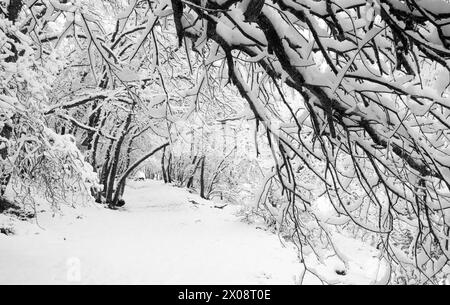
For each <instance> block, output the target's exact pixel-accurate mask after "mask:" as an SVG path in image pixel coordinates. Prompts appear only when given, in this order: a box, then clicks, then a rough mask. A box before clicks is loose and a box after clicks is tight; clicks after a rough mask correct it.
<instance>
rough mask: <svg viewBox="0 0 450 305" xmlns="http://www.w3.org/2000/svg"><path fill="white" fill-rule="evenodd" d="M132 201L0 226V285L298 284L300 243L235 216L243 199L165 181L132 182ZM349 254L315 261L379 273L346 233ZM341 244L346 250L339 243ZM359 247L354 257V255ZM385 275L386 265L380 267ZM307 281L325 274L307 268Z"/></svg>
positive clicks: (361, 279) (354, 278)
mask: <svg viewBox="0 0 450 305" xmlns="http://www.w3.org/2000/svg"><path fill="white" fill-rule="evenodd" d="M125 199H126V202H127V204H126V206H125V207H124V208H123V209H121V210H117V211H112V210H108V209H104V208H101V207H98V206H91V207H82V208H76V209H64V211H63V213H62V215H60V214H58V215H55V216H53V215H52V213H49V212H41V213H39V215H38V218H37V222H38V225H36V224H35V223H29V222H20V221H17V220H15V221H12V220H11V219H10V218H9V216H6V215H2V214H0V225H2V226H3V227H5V225H6V226H7V224H8V222H10V221H12V222H13V223H12V224H11V226H12V227H13V228H14V231H15V234H14V235H8V236H7V235H5V234H0V284H36V283H38V284H296V283H298V282H299V277H300V275H301V274H302V270H303V266H302V264H300V263H299V260H298V257H297V253H296V250H295V248H294V247H293V246H292V245H291V244H289V243H287V244H286V243H285V244H284V246H283V244H282V243H281V242H280V240H279V238H278V237H277V235H275V234H273V233H271V232H269V231H265V230H262V229H261V228H260V227H258V226H256V225H251V224H250V225H249V224H247V223H245V222H243V221H242V220H241V218H240V217H238V216H236V214H237V211H238V210H239V207H238V206H231V205H228V206H226V207H224V208H223V209H219V208H216V207H215V206H219V207H220V206H222V204H219V203H214V202H212V201H206V200H202V199H200V198H199V197H198V196H197V195H195V194H191V193H189V192H187V191H186V190H184V189H179V188H176V187H173V186H170V185H165V184H163V183H162V182H159V181H145V182H132V183H129V186H128V187H127V190H126V193H125ZM339 244H340V245H341V246H342V248H343V249H344V251H343V252H346V254H345V255H346V257H347V258H348V259H349V261H350V263H349V266H347V267H348V268H347V269H348V270H346V274H345V275H339V274H337V273H336V270H341V269H345V266H343V264H342V262H341V261H339V260H338V259H336V257H334V258H333V257H332V258H328V259H326V261H325V263H326V265H322V264H319V263H318V262H314V261H313V260H311V263H312V264H313V265H314V269H315V270H316V271H317V272H318V273H320V274H321V276H322V278H324V279H327V281H330V283H347V284H369V283H373V279H374V278H376V277H378V278H379V277H381V276H382V275H378V276H377V274H379V273H380V272H379V265H380V264H379V261H378V259H377V258H376V253H373V251H372V250H371V249H369V248H367V247H365V246H364V245H362V244H361V243H358V242H356V241H353V240H350V239H348V238H344V237H343V236H340V242H339ZM341 252H342V251H341ZM352 256H353V258H352ZM381 274H383V272H381ZM304 283H307V284H310V283H320V282H318V280H317V279H316V278H313V277H312V276H306V277H305V281H304Z"/></svg>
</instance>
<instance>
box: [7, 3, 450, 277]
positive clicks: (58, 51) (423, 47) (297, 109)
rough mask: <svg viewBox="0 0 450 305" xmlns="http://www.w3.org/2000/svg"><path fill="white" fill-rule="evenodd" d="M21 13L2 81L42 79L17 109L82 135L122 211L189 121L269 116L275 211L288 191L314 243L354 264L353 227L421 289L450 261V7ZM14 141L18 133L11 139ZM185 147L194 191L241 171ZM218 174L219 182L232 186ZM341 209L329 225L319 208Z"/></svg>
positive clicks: (11, 11)
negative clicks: (145, 159) (123, 180)
mask: <svg viewBox="0 0 450 305" xmlns="http://www.w3.org/2000/svg"><path fill="white" fill-rule="evenodd" d="M3 3H4V6H3V8H2V11H1V14H2V15H3V16H2V19H1V22H2V24H1V26H2V27H1V28H2V34H1V35H2V38H3V39H2V41H6V43H4V44H3V46H2V48H3V49H2V51H1V54H2V62H1V64H2V67H3V68H2V69H3V70H2V72H3V71H4V72H3V73H2V77H3V75H8V74H7V72H6V71H9V70H8V69H10V67H11V65H14V66H16V67H24V69H25V70H26V71H27V73H23V74H20V69H19V70H17V71H16V70H15V71H14V72H12V73H11V75H13V76H14V78H7V77H5V80H2V86H3V88H6V89H2V90H3V93H2V95H1V101H2V103H3V104H5V103H8V105H10V104H14V103H15V100H14V101H13V102H12V101H11V98H13V99H17V100H21V99H19V98H18V94H17V93H20V97H21V98H22V100H23V101H26V103H31V104H26V109H28V110H29V109H33V111H32V114H33V115H32V118H33V119H36V118H39V121H40V122H41V121H42V122H45V123H44V125H45V126H46V127H47V128H48V127H51V128H52V129H53V130H55V131H57V132H58V133H59V134H71V135H74V136H75V137H76V139H77V143H78V144H79V145H82V147H81V146H80V148H82V150H83V151H85V152H86V154H87V156H88V158H89V163H90V164H91V165H92V166H93V167H94V168H95V169H96V171H97V172H98V173H99V177H100V180H101V181H100V182H101V184H103V185H104V190H105V196H104V197H105V199H106V201H107V202H108V203H109V204H112V205H114V204H115V203H114V201H113V198H115V197H117V196H115V195H114V192H116V191H117V188H116V187H115V185H114V180H115V178H116V176H120V175H121V174H122V173H125V172H126V170H127V168H129V166H130V163H132V161H134V160H137V159H139V158H140V157H141V156H142V155H144V154H145V153H144V152H139V153H137V150H134V149H135V148H136V147H139V149H142V150H145V151H147V152H148V151H151V150H152V149H153V148H154V147H157V146H158V145H157V144H160V143H164V142H165V141H166V140H168V141H169V143H176V142H177V141H179V139H178V137H179V135H180V134H181V133H180V131H179V130H178V128H179V127H177V124H175V122H176V121H178V120H180V119H183V120H184V121H186V120H187V121H189V120H193V118H192V117H191V116H192V113H196V115H200V117H201V118H203V119H206V120H207V119H210V120H216V119H218V120H225V121H226V120H229V119H236V118H245V119H252V120H254V121H255V122H256V123H255V126H258V128H257V129H256V128H255V130H256V132H255V134H256V136H255V139H256V141H255V142H258V143H260V145H261V146H262V147H261V148H260V149H261V151H264V149H266V151H267V152H269V153H270V154H271V155H272V156H273V159H274V161H275V163H274V172H269V170H267V171H266V172H263V175H265V176H266V178H267V179H266V180H265V181H266V184H265V185H264V187H263V190H262V192H261V194H259V195H263V196H257V197H258V198H260V199H262V200H263V199H264V198H268V196H266V195H265V194H266V193H265V192H267V191H269V189H272V191H273V188H274V187H275V188H277V189H278V190H279V193H280V194H283V196H286V197H285V198H286V200H282V201H279V202H280V204H274V205H268V209H271V211H272V212H273V213H276V214H277V215H278V221H279V222H280V223H281V224H285V225H287V227H288V231H290V232H291V234H292V239H293V241H294V242H296V243H297V244H298V245H299V247H301V248H311V249H315V251H314V252H315V253H316V254H317V256H318V257H320V256H321V255H326V253H328V252H329V251H331V252H333V251H334V252H336V251H335V249H334V247H333V237H332V235H333V234H332V233H333V230H336V228H337V229H338V230H346V231H349V230H350V231H352V232H353V233H354V234H355V236H358V237H360V238H363V239H369V238H372V239H373V238H374V237H375V239H376V242H377V244H378V247H379V249H380V250H381V252H380V253H381V254H380V255H381V257H383V259H385V260H388V261H389V262H390V263H391V264H393V265H395V266H399V267H398V268H399V272H409V274H410V278H411V279H413V280H415V281H418V282H422V283H423V282H430V281H435V276H436V275H437V274H439V273H440V272H441V271H442V270H443V268H444V266H445V265H446V264H447V263H448V255H449V230H450V228H449V225H448V223H449V221H450V219H449V217H450V216H449V214H448V210H449V207H450V201H449V182H450V180H449V179H450V176H449V170H450V164H449V163H448V161H447V160H448V159H449V158H448V155H449V147H448V141H449V140H448V129H449V128H448V127H449V125H448V124H449V121H448V110H449V105H448V103H449V96H448V93H449V91H448V85H449V63H450V48H449V45H450V15H449V14H450V9H449V3H448V2H447V1H444V0H433V1H414V0H404V1H402V0H373V1H370V0H367V1H344V0H342V1H341V0H327V1H313V0H295V1H285V0H273V1H272V0H271V1H262V0H261V1H260V0H254V1H248V0H228V1H197V0H192V1H181V0H172V1H168V0H161V1H137V0H136V1H135V0H133V1H118V2H116V3H110V2H108V1H53V0H52V1H50V0H49V1H44V0H38V1H28V2H26V3H25V2H23V1H7V2H5V1H3ZM106 16H107V17H106ZM51 63H55V64H51ZM20 65H21V66H20ZM43 69H44V70H45V69H47V70H45V73H44V72H41V71H44V70H43ZM28 71H33V73H35V74H28ZM39 73H42V74H43V75H45V77H50V78H51V77H54V78H55V79H48V80H47V79H46V78H42V77H40V76H38V75H37V74H39ZM16 76H21V78H18V77H16ZM27 77H29V78H27ZM39 78H40V79H44V81H41V83H40V84H39V86H34V88H36V87H37V88H38V89H35V90H34V91H33V90H32V92H33V93H32V94H31V93H28V90H31V89H30V88H33V83H34V84H35V85H36V79H39ZM24 82H25V83H26V86H25V84H24ZM230 83H232V84H233V85H234V86H233V87H232V86H229V84H230ZM42 84H47V85H48V87H42V86H41V85H42ZM12 87H13V88H20V90H18V89H16V90H13V89H11V88H12ZM42 91H43V92H42ZM236 91H237V92H239V94H240V96H241V97H242V98H244V99H245V100H246V102H247V106H246V107H247V108H248V109H249V110H250V111H251V112H250V113H251V114H249V112H248V111H246V108H245V107H244V106H242V104H240V103H239V99H237V98H234V94H235V93H236ZM30 96H39V98H34V100H37V102H35V103H34V104H33V103H32V102H31V101H33V98H30ZM41 96H47V97H48V98H41ZM22 103H23V102H22ZM32 105H37V106H35V108H31V107H32ZM238 105H239V106H238ZM16 108H17V107H14V108H13V110H9V111H10V112H9V114H7V117H8V120H12V118H13V117H14V118H16V117H17V115H18V114H17V113H21V110H20V109H16ZM2 109H6V108H4V107H2ZM248 109H247V110H248ZM2 111H3V112H5V111H4V110H2ZM21 117H23V115H21ZM5 122H6V119H5ZM11 122H12V123H10V125H12V127H14V126H16V125H19V124H18V122H17V121H16V123H13V121H11ZM3 124H4V123H3ZM4 126H6V125H5V124H4ZM207 126H208V124H206V125H205V128H206V127H207ZM183 128H184V132H185V133H186V128H187V129H189V124H183ZM218 129H219V130H220V128H218ZM32 130H34V129H32ZM16 133H17V132H16ZM28 133H30V132H28ZM31 133H32V134H34V131H33V132H31ZM8 134H9V132H8V129H7V128H6V129H5V127H3V129H2V138H0V139H4V140H3V142H1V143H9V142H10V139H9V138H8V137H10V136H8ZM25 134H27V132H25ZM193 134H195V132H193ZM203 136H204V135H203ZM141 137H143V138H141ZM149 137H150V138H151V139H152V143H151V144H152V145H150V146H151V147H150V148H148V147H147V146H148V143H149V141H148V139H149ZM200 138H201V139H204V137H200ZM144 139H147V140H145V141H144ZM19 143H20V141H19ZM136 144H140V145H138V146H136ZM194 145H196V144H195V143H194ZM266 145H267V146H266ZM144 148H145V149H144ZM0 149H2V155H5V147H2V148H0ZM171 149H172V148H167V149H166V151H165V153H164V155H163V156H164V157H163V159H162V161H163V164H164V165H163V166H164V170H163V173H162V174H163V175H164V176H165V177H166V180H167V181H171V180H172V179H175V180H177V179H178V181H179V182H183V183H185V184H186V185H188V186H192V184H193V183H194V182H191V183H189V180H190V179H189V178H188V179H187V181H185V180H186V179H185V178H186V176H188V177H191V175H192V171H186V169H187V168H189V169H192V168H193V169H195V168H197V167H199V169H201V168H203V169H204V167H205V166H206V167H210V168H217V171H218V172H223V171H224V170H225V169H224V167H223V166H224V165H226V168H229V164H230V159H229V157H227V155H226V154H225V155H224V156H222V157H220V158H218V159H216V160H214V161H213V160H211V162H212V163H209V158H208V156H207V152H205V151H203V152H202V153H201V154H198V153H195V154H191V155H190V157H189V158H187V157H186V156H183V158H184V159H183V158H181V157H178V156H174V154H173V151H171ZM227 149H228V151H230V150H231V147H227ZM8 151H9V152H8V154H10V152H11V151H12V150H8ZM32 151H33V152H34V150H32ZM228 151H227V152H226V153H228ZM138 155H140V156H138ZM214 156H217V153H216V152H214ZM104 157H106V158H104ZM3 159H5V158H3ZM131 159H133V160H131ZM3 163H4V164H6V163H8V162H6V163H5V162H3ZM3 163H2V164H3ZM9 164H14V163H11V162H9ZM20 164H23V163H20ZM187 164H190V166H187ZM205 164H206V165H205ZM3 166H4V167H5V165H3ZM21 166H22V165H21ZM21 166H19V167H17V166H16V168H21ZM177 167H178V168H177ZM180 168H181V169H180ZM3 171H4V172H5V173H6V172H11V170H3ZM185 171H186V172H188V173H186V172H185ZM181 172H183V174H181ZM201 172H202V171H201V170H200V174H201ZM203 172H204V171H203ZM207 172H208V173H210V174H211V175H212V176H211V177H210V178H208V179H212V180H210V182H209V184H210V185H211V181H212V185H213V186H214V185H215V184H217V181H219V180H220V179H223V177H230V175H231V173H227V174H226V175H223V176H222V178H220V179H219V180H217V179H218V178H213V177H214V175H215V170H212V171H207ZM8 175H9V174H6V177H8ZM3 176H5V174H4V175H3ZM8 179H9V178H7V179H6V180H8ZM203 180H204V177H201V179H200V181H203ZM3 181H5V179H3ZM214 181H216V182H214ZM3 183H4V184H7V182H6V183H5V182H3ZM203 183H206V182H205V181H203ZM206 184H208V183H206ZM266 187H267V188H266ZM200 188H201V186H200ZM204 188H208V187H207V186H206V187H205V186H203V192H202V191H201V192H202V193H203V195H204V196H205V197H206V196H208V195H206V193H208V192H209V193H210V195H211V194H213V193H214V191H213V190H210V191H207V190H205V189H204ZM119 191H120V190H119ZM324 196H325V197H327V198H328V201H327V202H329V204H330V206H331V207H332V209H331V210H330V211H329V213H327V214H326V215H324V214H323V213H321V212H319V211H318V209H317V206H316V204H315V202H316V201H317V198H323V197H324ZM119 197H120V196H119ZM270 206H271V207H272V208H270ZM319 237H320V238H319ZM335 254H336V255H338V256H339V253H335ZM381 257H380V259H381ZM341 259H343V260H345V258H343V257H341Z"/></svg>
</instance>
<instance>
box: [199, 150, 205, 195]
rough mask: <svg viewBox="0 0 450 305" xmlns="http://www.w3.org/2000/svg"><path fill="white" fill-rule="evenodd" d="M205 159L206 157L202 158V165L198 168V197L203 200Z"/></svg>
mask: <svg viewBox="0 0 450 305" xmlns="http://www.w3.org/2000/svg"><path fill="white" fill-rule="evenodd" d="M205 159H206V157H205V156H203V157H202V161H201V162H202V163H201V168H200V197H201V198H203V199H206V198H205Z"/></svg>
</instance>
